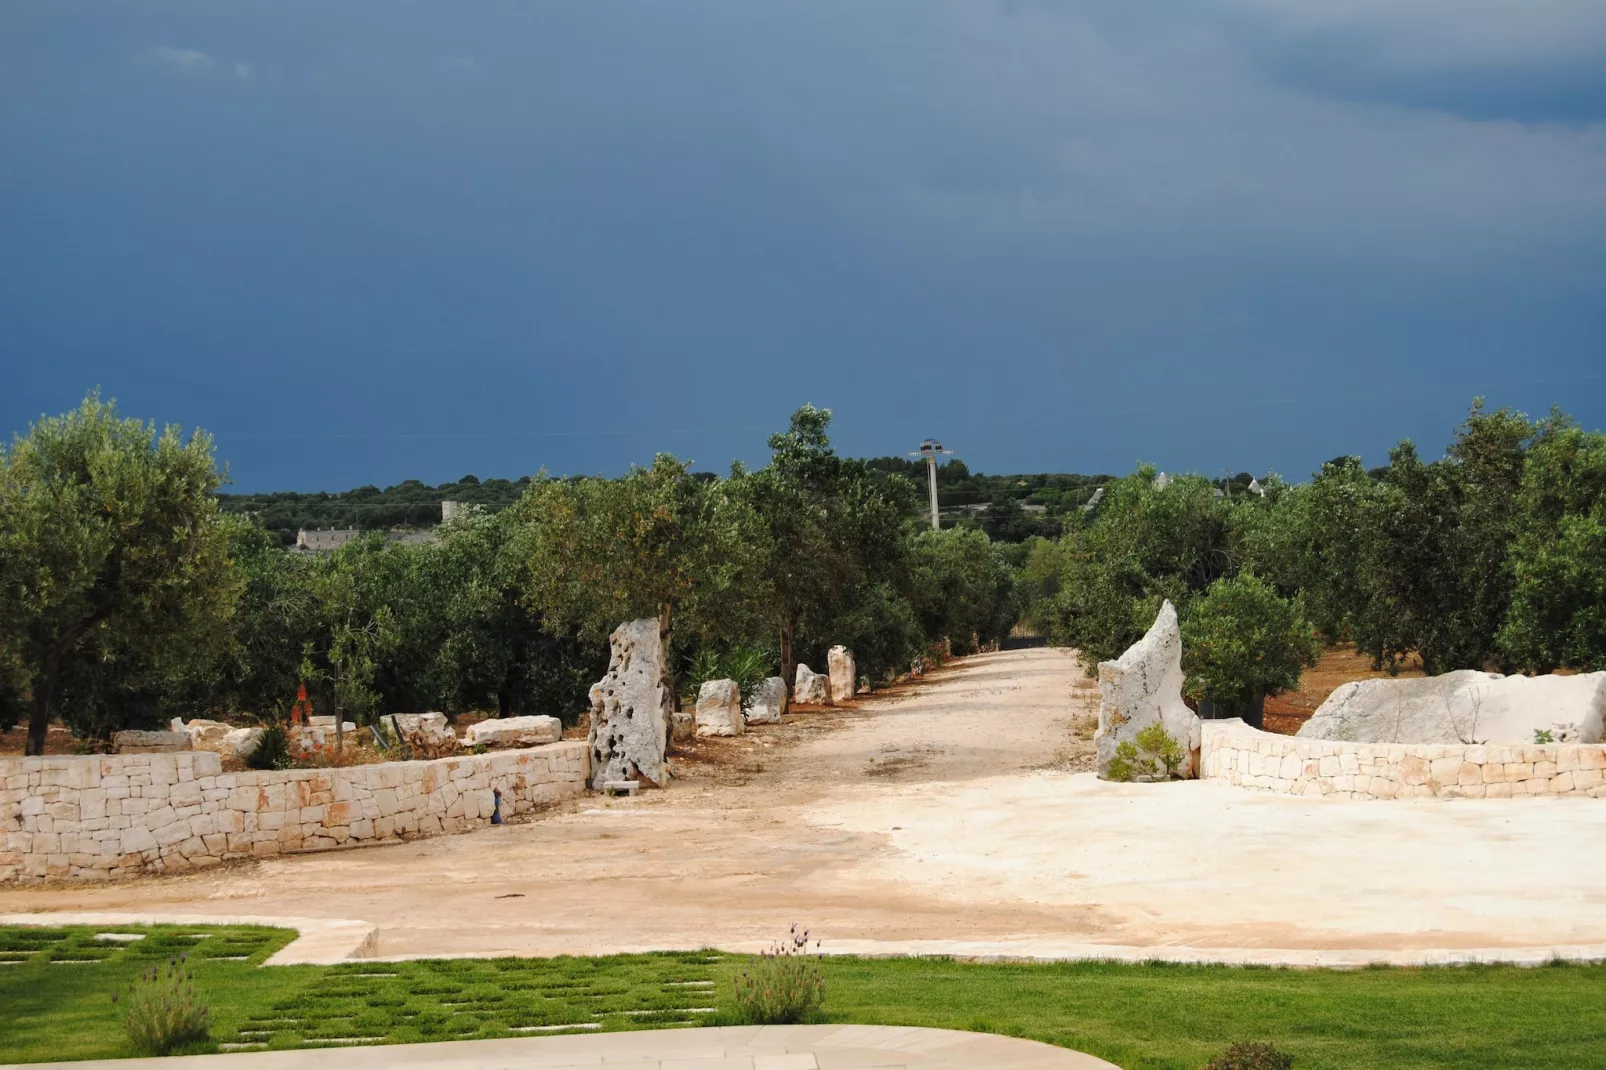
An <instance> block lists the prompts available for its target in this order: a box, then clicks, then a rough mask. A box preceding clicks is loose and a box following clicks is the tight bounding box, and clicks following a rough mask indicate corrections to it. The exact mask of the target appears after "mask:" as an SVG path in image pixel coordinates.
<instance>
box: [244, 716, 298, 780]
mask: <svg viewBox="0 0 1606 1070" xmlns="http://www.w3.org/2000/svg"><path fill="white" fill-rule="evenodd" d="M245 764H246V766H247V767H248V768H251V769H289V768H290V766H291V765H292V764H294V763H293V762H292V760H291V758H290V737H289V736H288V735H286V734H285V731H284V725H282V724H280V723H279V722H278V721H270V722H269V723H268V724H267V726H266V727H264V728H263V729H262V738H261V739H259V740H257V746H256V750H254V751H252V752H251V754H250V756H249V757H247V758H246V759H245Z"/></svg>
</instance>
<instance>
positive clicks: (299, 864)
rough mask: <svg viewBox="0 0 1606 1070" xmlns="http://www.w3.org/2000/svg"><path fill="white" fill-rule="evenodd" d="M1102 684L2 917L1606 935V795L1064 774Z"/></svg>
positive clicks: (798, 742)
mask: <svg viewBox="0 0 1606 1070" xmlns="http://www.w3.org/2000/svg"><path fill="white" fill-rule="evenodd" d="M1093 695H1094V692H1092V691H1091V690H1090V689H1089V682H1088V681H1087V680H1086V678H1085V677H1084V676H1083V675H1082V674H1081V672H1080V670H1079V669H1078V667H1077V665H1076V662H1075V659H1074V658H1073V657H1071V656H1070V655H1069V654H1066V653H1064V652H1060V651H1053V650H1029V651H1011V652H1005V653H999V654H989V655H982V656H979V657H975V658H971V659H967V660H966V661H964V662H962V663H960V664H958V665H957V666H955V667H952V668H949V669H945V670H944V671H943V672H941V673H940V674H937V675H936V678H935V679H933V680H930V681H928V682H927V683H925V684H922V685H920V686H919V687H917V688H914V689H912V690H908V691H906V692H904V693H901V694H895V695H890V696H886V697H877V698H874V699H869V700H865V701H861V702H860V703H858V704H857V707H856V708H855V709H853V710H848V711H831V712H827V713H803V714H801V715H799V716H798V717H796V718H795V719H793V720H792V721H791V723H789V724H787V725H783V726H780V727H779V728H776V729H767V730H765V731H763V732H759V733H755V734H751V735H749V736H748V737H745V738H743V739H741V740H734V741H707V742H705V743H703V744H701V745H700V746H699V748H698V749H697V753H696V754H695V755H694V756H693V757H692V759H691V760H688V761H685V762H682V763H681V769H682V772H683V774H684V777H685V778H684V779H682V780H680V781H678V782H677V783H676V784H675V785H674V786H673V787H672V788H671V789H670V790H668V791H663V792H649V793H647V794H645V795H643V796H642V797H640V798H637V799H631V800H614V801H611V802H610V801H604V800H600V799H586V800H583V801H582V802H581V804H580V805H577V806H575V807H573V808H572V809H571V811H570V812H565V813H559V814H555V815H552V816H550V817H547V818H546V819H544V820H540V821H536V822H533V823H530V824H525V825H516V826H509V827H504V828H495V829H491V828H487V829H484V830H481V831H478V832H475V833H472V834H469V835H463V836H453V837H445V838H440V839H433V840H423V841H419V842H416V843H409V844H404V845H400V846H394V847H383V848H373V849H368V850H360V851H351V852H344V853H339V854H329V855H319V856H303V857H297V858H286V859H279V860H273V861H268V862H263V863H255V864H246V865H240V866H234V867H227V868H225V869H223V870H214V871H210V872H207V873H203V874H196V875H192V876H184V877H177V878H166V879H150V880H142V881H138V882H131V883H126V884H122V885H116V886H98V887H97V886H57V887H53V888H33V889H28V888H23V889H10V890H6V891H3V892H0V912H14V911H15V912H20V911H29V910H96V909H99V910H137V911H172V912H183V913H187V914H196V913H216V914H254V915H283V916H303V917H305V916H314V917H343V918H359V919H364V920H367V921H370V922H373V923H375V924H377V925H378V926H379V928H380V935H379V953H380V954H382V955H439V954H487V953H494V952H501V953H510V954H553V953H601V952H607V951H621V950H636V949H648V948H685V947H700V946H717V947H722V948H730V949H745V948H752V947H757V946H760V945H762V944H763V943H765V942H766V941H767V940H769V939H771V938H773V937H776V936H778V935H779V934H781V933H782V932H784V931H785V929H786V928H787V926H788V925H789V924H790V923H791V922H793V921H798V922H801V923H803V924H806V925H808V926H810V927H812V928H813V929H814V930H815V931H816V932H817V933H820V934H822V935H824V936H825V937H826V938H827V940H828V941H830V942H832V943H834V944H836V945H837V946H838V948H839V949H847V948H853V949H857V950H862V951H905V950H928V951H941V950H956V949H958V948H957V945H956V944H954V943H952V942H959V943H963V944H969V945H976V946H978V947H979V946H980V945H989V946H992V947H995V948H996V949H998V950H1002V951H1005V952H1006V953H1016V952H1018V953H1027V954H1031V953H1043V954H1061V953H1064V954H1074V953H1085V950H1084V951H1081V952H1078V950H1077V949H1079V948H1084V946H1085V945H1088V944H1098V945H1139V946H1145V947H1154V946H1162V945H1172V946H1175V945H1191V946H1196V947H1229V948H1257V947H1272V948H1356V949H1363V950H1364V949H1375V950H1378V951H1386V950H1393V949H1401V948H1480V947H1496V946H1502V947H1519V946H1520V947H1528V946H1536V945H1547V946H1549V945H1555V946H1559V945H1572V944H1585V943H1606V857H1603V856H1602V854H1601V853H1600V852H1597V851H1589V850H1583V849H1580V847H1579V845H1582V844H1591V843H1599V842H1601V840H1602V838H1603V836H1606V806H1602V805H1600V804H1599V803H1597V802H1595V801H1594V800H1571V799H1554V800H1528V801H1522V802H1512V801H1494V802H1483V801H1476V800H1466V801H1458V802H1446V801H1441V800H1414V801H1408V802H1391V803H1380V802H1369V803H1350V802H1336V801H1332V800H1320V799H1315V800H1312V799H1296V798H1291V797H1284V796H1273V795H1266V794H1259V793H1253V792H1246V791H1241V790H1239V789H1235V788H1231V787H1227V786H1225V785H1220V784H1215V783H1189V784H1175V785H1107V784H1101V783H1099V782H1097V781H1095V780H1093V779H1092V777H1091V776H1089V775H1087V774H1083V773H1071V772H1067V771H1065V770H1066V766H1067V765H1068V764H1069V765H1070V766H1071V767H1072V768H1074V767H1075V764H1076V762H1077V761H1078V760H1079V758H1080V757H1081V756H1082V755H1083V754H1085V750H1086V743H1085V741H1083V742H1080V743H1078V742H1076V738H1077V736H1078V734H1079V733H1080V734H1084V735H1085V729H1086V721H1085V718H1086V714H1087V711H1088V710H1089V708H1090V707H1091V700H1092V698H1093ZM1079 718H1080V721H1079ZM716 753H717V754H718V757H719V760H712V761H711V760H708V759H709V758H710V756H711V755H715V754H716Z"/></svg>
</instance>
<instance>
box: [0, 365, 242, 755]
mask: <svg viewBox="0 0 1606 1070" xmlns="http://www.w3.org/2000/svg"><path fill="white" fill-rule="evenodd" d="M222 481H223V476H222V473H220V472H219V471H218V467H217V465H216V463H215V462H214V460H213V455H212V440H211V438H210V437H209V436H207V435H206V434H205V433H204V432H201V431H199V430H197V431H195V432H194V433H193V434H191V435H190V436H189V438H188V439H187V440H186V439H184V438H183V437H182V436H181V434H180V432H179V429H178V428H177V427H172V426H169V427H165V428H163V430H162V431H161V432H160V434H158V433H157V430H156V427H155V425H154V424H146V423H142V422H140V421H139V420H131V419H121V418H119V417H118V415H117V410H116V406H115V404H114V403H112V402H103V401H101V400H100V397H99V396H98V395H97V394H91V395H90V396H89V397H87V398H85V399H84V402H83V404H82V405H81V406H80V407H79V408H78V409H77V410H76V411H74V412H71V413H68V414H66V415H65V416H59V417H53V418H51V417H46V418H42V419H41V420H40V421H39V422H38V423H36V424H34V425H33V426H32V427H31V428H30V429H29V431H28V434H27V435H25V436H21V437H19V438H17V439H16V440H15V441H14V442H13V443H12V444H11V446H10V447H9V448H7V449H3V450H0V690H4V691H5V692H6V693H7V694H6V698H5V701H4V702H3V703H0V716H5V715H6V714H8V713H9V714H10V717H12V718H14V717H15V716H16V715H17V714H19V713H20V712H21V711H22V710H23V709H26V710H27V713H28V746H27V752H28V753H29V754H42V753H43V752H44V742H45V730H46V728H47V726H48V724H49V722H50V718H51V716H52V715H53V714H56V713H58V712H59V713H61V714H62V715H63V716H64V717H65V719H66V720H67V721H68V722H69V723H70V724H72V725H74V727H75V728H77V729H79V730H81V731H82V730H84V729H85V728H86V727H87V728H89V729H90V730H91V731H93V732H95V733H96V734H99V733H101V732H104V731H108V730H110V729H114V728H117V727H120V726H121V724H122V723H124V722H131V721H132V722H138V721H146V720H153V719H155V718H157V717H159V716H160V713H161V711H160V709H158V708H156V707H155V706H153V705H151V704H149V703H148V701H147V702H145V703H143V704H142V702H141V701H139V700H137V699H138V696H145V697H146V698H147V699H148V697H149V696H151V695H153V694H157V693H159V691H160V687H159V684H160V681H161V680H163V679H164V678H168V677H172V676H174V675H177V674H181V673H183V672H184V671H185V670H186V669H188V668H189V667H191V666H193V665H195V664H197V663H198V662H204V661H205V660H206V659H207V658H208V657H209V656H210V655H211V654H212V653H214V652H215V651H216V649H217V646H218V644H219V642H220V641H221V639H222V638H223V635H224V628H223V625H224V624H225V623H226V621H227V619H228V617H229V616H230V614H231V613H232V611H233V607H234V602H235V599H236V596H237V594H238V585H237V582H236V579H235V575H234V570H233V568H232V566H231V563H230V560H229V556H228V550H227V545H228V540H227V537H226V535H225V532H224V529H223V527H222V525H221V523H220V522H219V517H218V503H217V498H216V492H217V489H218V487H219V485H220V484H221V483H222ZM65 694H70V695H71V696H72V699H73V701H72V703H71V706H72V708H66V706H67V704H66V703H63V702H62V698H63V696H64V695H65ZM58 707H60V708H58Z"/></svg>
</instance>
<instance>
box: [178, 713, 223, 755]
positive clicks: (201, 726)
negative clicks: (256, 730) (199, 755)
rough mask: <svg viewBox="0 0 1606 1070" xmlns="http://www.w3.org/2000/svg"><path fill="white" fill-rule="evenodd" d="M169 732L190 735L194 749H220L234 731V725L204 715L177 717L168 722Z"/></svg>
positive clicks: (191, 747)
mask: <svg viewBox="0 0 1606 1070" xmlns="http://www.w3.org/2000/svg"><path fill="white" fill-rule="evenodd" d="M167 729H168V731H169V732H183V733H185V734H187V735H188V736H189V737H190V749H192V750H209V751H216V750H220V749H221V748H222V746H223V740H224V738H225V737H227V736H228V734H229V733H230V732H232V731H234V726H233V725H231V724H224V723H223V722H222V721H208V720H207V719H206V718H204V717H196V718H194V719H193V720H189V721H186V720H184V718H182V717H175V718H173V720H172V721H171V722H170V723H169V724H168V726H167Z"/></svg>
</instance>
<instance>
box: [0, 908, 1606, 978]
mask: <svg viewBox="0 0 1606 1070" xmlns="http://www.w3.org/2000/svg"><path fill="white" fill-rule="evenodd" d="M0 925H27V926H57V925H95V926H108V927H110V926H119V925H260V926H265V927H268V928H274V929H294V930H295V931H296V934H297V935H296V939H294V940H292V941H291V942H290V943H288V944H286V945H285V946H284V947H282V948H280V949H279V950H278V951H276V952H275V953H274V954H273V955H271V956H269V958H268V959H267V961H266V962H264V963H263V965H264V966H330V965H334V964H335V963H339V962H348V961H351V960H354V959H364V960H371V961H379V962H407V961H411V960H413V959H447V958H500V957H505V956H503V955H499V954H498V953H496V952H486V953H484V954H478V953H476V954H471V955H384V954H381V953H380V951H381V950H382V945H381V943H380V939H379V935H380V934H379V928H378V926H376V925H373V924H371V923H370V922H366V921H359V920H356V919H350V918H286V917H272V916H264V915H239V914H215V915H214V914H159V913H157V914H152V913H144V914H133V913H103V912H91V913H72V912H62V913H32V914H0ZM767 947H768V945H767V944H761V943H755V944H752V945H751V946H735V947H716V948H715V949H714V950H717V951H724V952H727V953H729V954H737V955H747V954H756V953H757V952H759V951H762V950H765V949H766V948H767ZM686 950H692V949H689V948H683V947H670V946H667V945H666V946H639V947H618V948H614V949H612V953H614V954H621V955H624V954H647V953H651V952H655V951H686ZM821 951H822V952H824V953H825V954H829V955H857V956H859V957H861V958H951V959H955V960H958V961H961V962H993V963H1002V962H1040V963H1048V962H1125V963H1132V964H1142V963H1147V962H1165V963H1182V964H1191V965H1222V966H1274V967H1286V968H1290V969H1359V968H1363V967H1367V966H1380V965H1381V966H1457V965H1471V964H1485V965H1493V964H1500V965H1510V966H1543V965H1546V964H1547V963H1550V962H1555V961H1557V960H1563V961H1568V962H1606V944H1562V945H1556V946H1549V947H1477V948H1418V949H1408V950H1390V951H1381V950H1377V949H1367V948H1323V949H1310V948H1277V947H1186V946H1145V945H1138V944H1094V943H1077V942H1070V941H1059V940H999V941H976V940H896V941H886V940H838V941H833V942H832V943H831V944H830V946H828V947H822V948H821ZM515 957H538V956H515Z"/></svg>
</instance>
